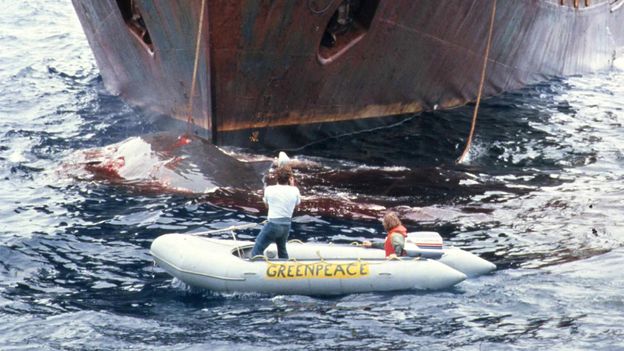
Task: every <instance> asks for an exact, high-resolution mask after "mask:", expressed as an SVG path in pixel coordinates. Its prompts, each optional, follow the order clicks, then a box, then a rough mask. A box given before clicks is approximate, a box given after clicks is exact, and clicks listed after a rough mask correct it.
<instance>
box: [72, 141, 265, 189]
mask: <svg viewBox="0 0 624 351" xmlns="http://www.w3.org/2000/svg"><path fill="white" fill-rule="evenodd" d="M77 158H78V159H77V160H74V162H75V163H77V164H81V165H84V168H85V170H87V171H88V172H89V173H90V174H91V175H92V176H93V177H96V178H99V179H106V180H110V181H113V182H119V183H124V184H132V185H137V186H141V187H145V188H155V189H165V190H170V191H179V192H188V193H200V194H201V193H210V192H214V191H216V190H217V189H220V188H236V189H245V190H247V191H248V190H257V189H261V188H262V185H263V184H262V176H263V173H264V172H265V171H266V169H267V168H268V167H269V165H270V162H254V163H249V162H243V161H240V160H238V159H236V158H234V157H232V156H230V155H228V154H227V153H225V152H223V151H222V150H221V149H219V148H218V147H216V146H214V145H212V144H210V143H208V142H205V141H203V140H202V139H200V138H197V137H194V136H188V135H175V134H171V133H157V134H149V135H143V136H136V137H131V138H128V139H126V140H123V141H121V142H118V143H115V144H112V145H108V146H105V147H102V148H95V149H89V150H85V151H81V152H80V153H79V154H78V155H77Z"/></svg>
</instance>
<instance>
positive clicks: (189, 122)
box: [186, 0, 206, 136]
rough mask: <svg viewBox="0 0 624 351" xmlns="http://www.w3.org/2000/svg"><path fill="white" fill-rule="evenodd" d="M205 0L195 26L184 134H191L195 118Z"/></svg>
mask: <svg viewBox="0 0 624 351" xmlns="http://www.w3.org/2000/svg"><path fill="white" fill-rule="evenodd" d="M205 8H206V0H202V3H201V11H200V15H199V28H197V39H196V42H195V63H194V64H193V79H192V80H191V95H190V96H189V107H188V118H187V120H186V127H187V130H186V134H187V135H189V136H190V135H191V133H192V129H193V125H195V120H194V119H193V97H194V96H195V85H196V82H197V67H198V66H199V49H200V48H201V35H202V30H203V27H204V12H205Z"/></svg>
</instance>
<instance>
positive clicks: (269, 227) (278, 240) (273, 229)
mask: <svg viewBox="0 0 624 351" xmlns="http://www.w3.org/2000/svg"><path fill="white" fill-rule="evenodd" d="M289 232H290V223H289V224H277V223H273V222H267V224H265V225H264V227H262V230H261V231H260V234H258V237H257V238H256V243H255V245H254V247H253V249H252V250H251V257H254V256H257V255H262V254H263V252H264V249H266V248H267V246H269V245H270V244H271V243H273V242H274V243H275V244H276V245H277V256H278V257H279V258H285V259H288V252H287V251H286V241H288V233H289Z"/></svg>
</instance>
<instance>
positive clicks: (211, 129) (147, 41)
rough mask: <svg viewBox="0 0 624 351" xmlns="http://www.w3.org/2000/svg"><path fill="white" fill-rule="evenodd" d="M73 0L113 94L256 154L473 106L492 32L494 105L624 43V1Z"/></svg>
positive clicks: (585, 67)
mask: <svg viewBox="0 0 624 351" xmlns="http://www.w3.org/2000/svg"><path fill="white" fill-rule="evenodd" d="M72 1H73V5H74V8H75V10H76V13H77V15H78V17H79V19H80V22H81V24H82V26H83V28H84V31H85V33H86V37H87V39H88V41H89V44H90V46H91V48H92V51H93V53H94V56H95V59H96V62H97V65H98V67H99V69H100V72H101V75H102V77H103V81H104V83H105V86H106V87H107V89H109V90H110V91H112V92H113V93H116V94H119V95H120V96H121V97H122V98H123V99H124V100H126V101H127V102H128V103H130V104H131V105H134V106H137V107H139V108H141V109H143V110H145V111H149V112H153V113H155V114H158V115H164V116H169V117H171V118H172V120H175V121H179V122H180V124H182V125H183V124H186V123H188V122H189V121H192V125H193V128H194V129H195V133H197V134H199V135H202V136H205V137H207V138H210V139H211V140H212V141H213V142H214V143H216V144H233V145H243V146H248V147H254V146H260V145H271V146H279V145H280V144H289V145H296V144H303V143H307V142H310V141H314V138H317V137H318V135H317V134H316V133H315V132H319V134H322V133H329V134H334V135H335V134H340V133H343V132H346V131H351V130H357V129H363V128H367V127H370V126H371V125H375V124H379V123H381V124H383V123H388V121H391V120H392V118H388V117H387V116H397V115H401V114H413V113H418V112H422V111H428V110H433V109H437V108H439V109H446V108H453V107H456V106H460V105H463V104H466V103H467V102H470V101H474V100H475V98H476V96H477V94H478V88H479V82H480V76H481V68H482V66H483V57H484V52H485V51H486V50H485V49H486V46H488V45H487V42H488V41H487V38H488V32H489V30H490V26H491V30H492V39H491V44H490V45H489V54H488V56H487V70H486V75H485V84H484V88H483V96H484V97H488V96H493V95H496V94H500V93H501V92H504V91H509V90H514V89H518V88H521V87H523V86H526V85H527V84H532V83H536V82H540V81H544V80H547V79H549V78H551V77H556V76H566V75H573V74H584V73H588V72H595V71H598V70H603V69H608V68H609V67H611V66H612V64H613V61H614V59H615V58H616V57H617V56H618V55H619V54H620V53H621V52H622V47H623V45H624V6H622V5H623V4H624V0H591V1H590V0H498V1H497V2H495V3H494V0H475V1H468V0H341V1H335V0H273V1H264V0H253V1H252V0H246V1H243V0H237V1H230V0H206V1H202V0H150V1H147V0H72ZM493 11H495V12H494V13H495V16H494V17H493V18H494V20H493V22H492V24H491V25H490V16H491V14H492V12H493ZM197 39H199V40H197ZM196 63H197V65H195V64H196ZM195 67H197V68H196V69H194V68H195ZM194 73H195V74H194ZM193 77H195V79H193ZM193 83H195V89H193V85H194V84H193ZM191 95H192V98H191ZM189 116H190V117H192V119H189ZM336 126H338V127H336Z"/></svg>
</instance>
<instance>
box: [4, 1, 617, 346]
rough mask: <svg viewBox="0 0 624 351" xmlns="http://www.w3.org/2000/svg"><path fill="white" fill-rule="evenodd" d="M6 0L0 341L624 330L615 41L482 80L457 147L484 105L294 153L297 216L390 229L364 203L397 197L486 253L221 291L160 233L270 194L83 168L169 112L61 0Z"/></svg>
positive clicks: (268, 340) (308, 233)
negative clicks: (326, 286)
mask: <svg viewBox="0 0 624 351" xmlns="http://www.w3.org/2000/svg"><path fill="white" fill-rule="evenodd" d="M0 6H1V8H2V10H1V11H0V350H129V349H134V350H306V351H309V350H421V349H422V350H624V327H623V325H624V294H623V291H624V274H623V273H622V272H623V271H624V247H623V243H624V127H623V123H624V62H622V60H621V59H620V60H618V61H616V65H615V67H614V68H613V69H611V70H609V71H606V72H600V73H596V74H592V75H585V76H577V77H568V78H559V79H552V80H550V81H547V82H544V83H541V84H538V85H534V86H530V87H527V88H525V89H523V90H520V91H515V92H509V93H506V94H505V95H502V96H499V97H495V98H491V99H487V100H485V101H484V102H483V103H482V105H481V109H480V113H479V120H478V124H477V128H476V138H475V143H474V146H473V148H472V150H471V152H470V155H469V158H468V160H467V162H465V163H464V164H461V165H457V164H455V162H454V160H455V158H456V157H457V156H458V155H459V154H460V153H461V150H462V148H463V145H464V140H465V138H466V135H467V133H468V130H469V123H470V118H471V115H472V111H473V106H466V107H462V108H458V109H455V110H451V111H444V112H440V111H436V112H433V113H425V114H422V115H418V116H413V117H411V118H408V119H407V120H406V121H405V122H404V123H402V124H400V125H397V126H394V127H391V128H387V129H381V130H375V131H370V132H365V133H360V134H357V135H353V136H350V137H348V138H346V137H345V138H337V139H329V140H326V141H323V142H321V143H318V144H314V145H310V146H308V147H306V148H303V149H300V150H294V151H290V156H291V157H293V158H295V159H297V160H300V161H302V163H304V164H306V163H307V164H312V165H314V167H311V168H310V169H308V170H307V171H306V170H299V171H298V172H299V177H300V179H301V184H300V187H301V191H302V193H303V195H304V196H305V197H306V198H307V199H315V201H316V203H318V204H319V208H315V206H307V207H304V208H303V210H301V211H299V212H297V213H296V215H295V223H294V225H293V233H292V234H291V235H292V237H293V238H295V239H300V240H303V241H320V242H330V241H331V242H343V243H344V242H350V241H361V240H364V239H371V238H381V237H382V236H383V234H382V227H381V224H380V222H379V221H378V219H376V218H375V215H372V216H371V215H370V213H373V214H374V213H376V212H375V211H378V210H379V209H389V208H390V209H395V210H397V211H399V212H400V213H401V214H402V215H403V216H404V218H405V222H406V225H407V226H408V227H409V229H411V230H435V231H438V232H439V233H441V235H442V236H443V237H444V239H445V242H446V243H447V244H449V245H455V246H459V247H461V248H463V249H465V250H469V251H471V252H473V253H476V254H478V255H480V256H481V257H483V258H486V259H488V260H490V261H492V262H494V263H496V264H497V266H498V270H497V271H495V272H494V273H493V274H491V275H487V276H482V277H478V278H473V279H468V280H466V281H464V282H462V283H460V284H459V285H457V286H456V287H454V288H453V289H449V290H444V291H435V292H419V291H409V292H402V293H392V294H390V293H384V294H381V293H370V294H356V295H348V296H338V297H332V298H319V297H306V296H281V295H277V296H268V295H259V294H217V293H213V292H210V291H198V290H196V289H191V288H189V287H187V286H185V285H184V284H182V283H180V282H179V281H176V280H174V279H172V278H171V277H170V276H169V275H168V274H166V273H165V272H164V271H162V270H161V269H159V268H158V267H154V265H153V261H152V258H151V256H150V253H149V247H150V244H151V242H152V241H153V240H154V238H156V237H158V236H159V235H162V234H165V233H170V232H190V231H203V230H211V229H216V228H222V227H226V226H231V225H243V224H249V223H254V222H261V221H262V220H263V219H264V217H263V216H264V215H265V213H263V212H262V211H260V212H259V211H257V210H254V209H253V206H251V207H250V208H246V206H245V204H244V203H243V204H241V203H236V202H237V201H238V200H236V199H235V200H236V201H234V200H232V201H229V200H231V199H229V200H228V199H225V200H228V201H225V200H224V199H220V198H219V195H214V194H213V195H211V196H206V195H205V194H192V193H191V194H189V193H183V192H177V191H169V190H171V189H165V188H162V189H153V188H151V187H149V186H148V187H143V186H137V183H141V182H142V179H140V177H139V179H134V180H133V181H132V182H123V181H122V182H120V181H111V180H110V179H106V178H102V177H94V176H92V175H89V174H88V172H83V170H77V167H78V166H80V165H78V166H77V161H76V160H77V156H76V155H77V154H80V153H82V152H85V150H94V149H95V150H97V149H102V148H106V147H107V146H109V145H113V144H116V143H121V142H124V141H127V140H129V138H135V137H137V136H141V135H145V134H149V133H153V132H155V131H157V130H158V126H157V125H156V124H155V122H151V121H152V120H151V119H149V118H144V117H145V116H144V115H143V112H141V111H137V110H134V109H133V108H131V107H130V106H128V105H126V104H125V103H124V102H123V101H121V100H120V99H119V98H118V97H117V96H115V95H112V94H110V93H109V92H107V91H106V89H105V88H104V84H103V82H102V80H101V77H100V75H99V72H98V69H97V67H96V65H95V61H94V59H93V56H92V54H91V52H90V49H89V47H88V44H87V41H86V39H85V36H84V34H83V32H82V30H81V28H80V25H79V23H78V20H77V17H76V15H75V13H74V10H73V7H72V5H71V2H70V1H69V0H46V1H36V0H25V1H8V0H0ZM227 151H228V152H230V153H231V154H232V155H235V156H237V157H242V158H249V157H252V156H253V157H256V156H257V157H264V158H266V159H270V158H272V157H274V156H276V155H272V154H269V153H267V154H263V155H252V156H250V153H249V151H248V150H227ZM78 168H79V167H78ZM222 196H226V195H222ZM323 199H332V200H333V202H323ZM238 202H240V201H238ZM228 204H229V205H228ZM257 232H258V231H257V230H243V231H241V232H240V233H239V236H240V237H241V238H245V239H253V238H254V237H255V236H256V235H257Z"/></svg>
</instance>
